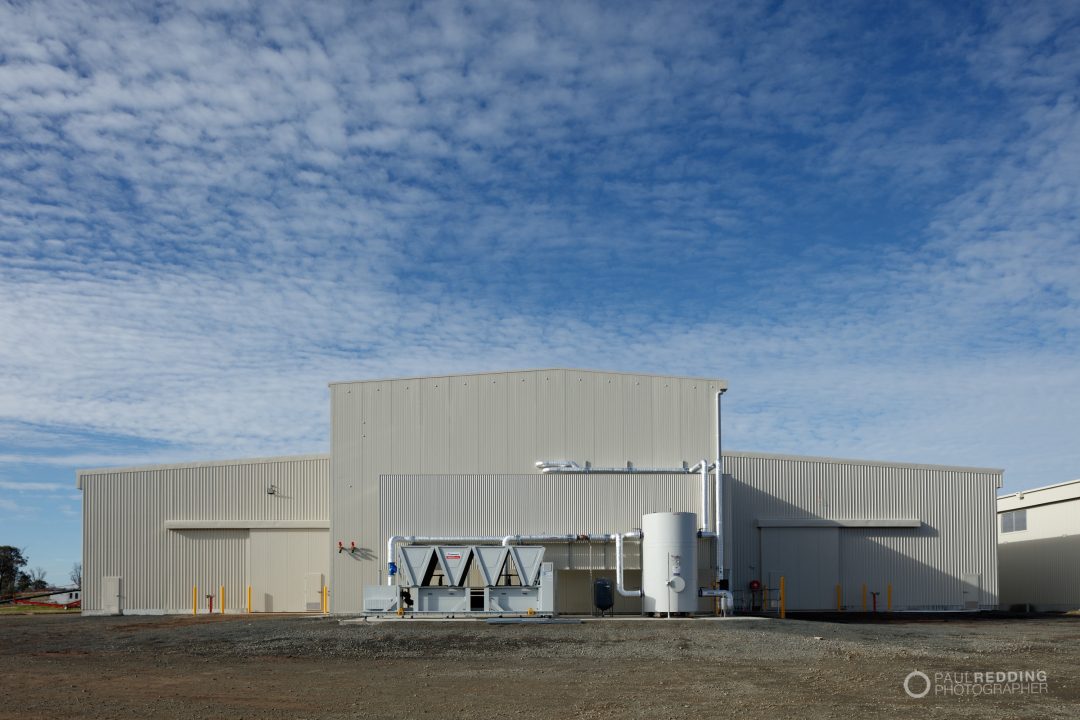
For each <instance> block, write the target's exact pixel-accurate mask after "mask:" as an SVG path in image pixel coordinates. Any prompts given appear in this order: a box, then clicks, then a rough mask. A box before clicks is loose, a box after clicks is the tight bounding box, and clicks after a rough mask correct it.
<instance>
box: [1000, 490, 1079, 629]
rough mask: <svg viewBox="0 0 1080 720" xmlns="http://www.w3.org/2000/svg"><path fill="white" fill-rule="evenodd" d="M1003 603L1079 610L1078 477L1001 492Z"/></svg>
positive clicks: (1012, 607) (1050, 608) (1057, 609)
mask: <svg viewBox="0 0 1080 720" xmlns="http://www.w3.org/2000/svg"><path fill="white" fill-rule="evenodd" d="M997 512H998V523H999V526H998V527H999V531H1000V536H999V543H1000V544H999V545H998V560H999V563H1000V566H999V567H1000V573H1001V605H1002V607H1003V608H1005V609H1007V610H1008V609H1018V610H1025V609H1026V610H1036V611H1051V612H1053V611H1069V610H1080V480H1072V481H1071V482H1064V483H1058V484H1056V485H1048V486H1046V487H1040V488H1034V489H1031V490H1023V491H1021V492H1016V493H1010V494H1009V495H1002V496H1001V497H999V498H998V505H997Z"/></svg>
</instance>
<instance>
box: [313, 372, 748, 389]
mask: <svg viewBox="0 0 1080 720" xmlns="http://www.w3.org/2000/svg"><path fill="white" fill-rule="evenodd" d="M534 372H579V373H593V374H596V375H629V376H636V377H652V378H671V379H672V380H696V381H698V382H710V383H718V384H719V385H720V386H721V388H722V389H723V390H727V389H728V383H727V380H722V379H720V378H708V377H696V376H692V375H664V374H662V373H639V372H627V371H624V370H594V369H589V368H565V367H551V368H520V369H517V370H487V371H479V372H460V373H442V374H440V375H404V376H401V377H384V378H370V379H366V380H334V381H331V382H329V383H327V384H328V385H329V386H330V387H333V386H334V385H356V384H359V383H373V382H396V381H399V380H435V379H441V378H448V377H477V376H482V375H512V374H519V373H534Z"/></svg>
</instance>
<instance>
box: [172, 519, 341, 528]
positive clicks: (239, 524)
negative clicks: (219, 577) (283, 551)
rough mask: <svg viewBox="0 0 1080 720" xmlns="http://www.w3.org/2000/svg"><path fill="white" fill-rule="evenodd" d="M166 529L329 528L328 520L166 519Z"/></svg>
mask: <svg viewBox="0 0 1080 720" xmlns="http://www.w3.org/2000/svg"><path fill="white" fill-rule="evenodd" d="M165 529H166V530H329V529H330V521H329V520H166V521H165Z"/></svg>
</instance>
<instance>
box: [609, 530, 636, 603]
mask: <svg viewBox="0 0 1080 720" xmlns="http://www.w3.org/2000/svg"><path fill="white" fill-rule="evenodd" d="M611 537H612V538H613V539H614V540H615V590H616V591H617V592H618V593H619V594H620V595H622V596H623V597H641V596H642V592H641V589H640V588H639V589H637V590H627V589H626V583H625V582H624V581H623V567H624V563H623V540H640V539H641V531H640V530H632V531H630V532H626V533H621V534H620V533H615V534H613V535H611Z"/></svg>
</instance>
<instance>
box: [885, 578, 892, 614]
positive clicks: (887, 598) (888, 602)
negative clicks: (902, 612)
mask: <svg viewBox="0 0 1080 720" xmlns="http://www.w3.org/2000/svg"><path fill="white" fill-rule="evenodd" d="M885 602H886V605H885V609H887V610H888V611H889V612H892V583H889V584H888V585H887V586H886V587H885Z"/></svg>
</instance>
